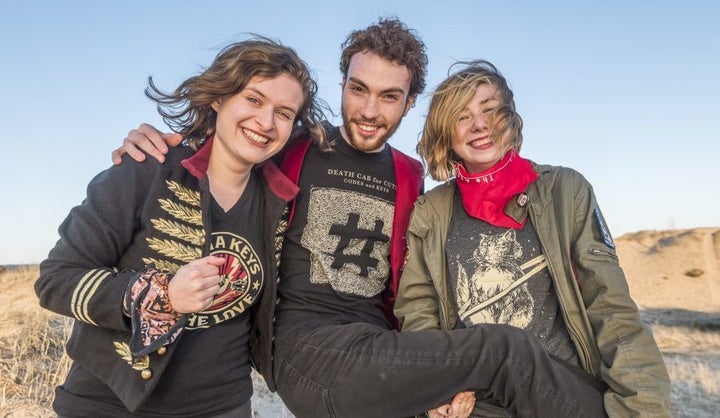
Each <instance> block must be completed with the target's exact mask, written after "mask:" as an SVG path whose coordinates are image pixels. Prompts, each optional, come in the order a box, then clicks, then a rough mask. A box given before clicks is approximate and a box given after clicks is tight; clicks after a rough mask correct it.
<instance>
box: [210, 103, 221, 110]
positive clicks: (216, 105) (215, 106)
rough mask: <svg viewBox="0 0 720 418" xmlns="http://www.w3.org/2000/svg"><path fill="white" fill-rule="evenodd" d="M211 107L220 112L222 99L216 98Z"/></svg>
mask: <svg viewBox="0 0 720 418" xmlns="http://www.w3.org/2000/svg"><path fill="white" fill-rule="evenodd" d="M210 107H212V109H213V110H214V111H215V112H218V111H219V110H218V109H220V100H215V101H214V102H212V104H211V105H210Z"/></svg>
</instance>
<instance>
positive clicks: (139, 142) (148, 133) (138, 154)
mask: <svg viewBox="0 0 720 418" xmlns="http://www.w3.org/2000/svg"><path fill="white" fill-rule="evenodd" d="M180 142H182V136H181V135H180V134H176V133H162V132H160V131H158V130H157V129H155V127H154V126H152V125H148V124H147V123H143V124H141V125H140V126H139V127H138V128H137V129H133V130H132V131H130V132H129V133H128V136H127V137H126V138H125V139H124V140H123V144H122V146H121V147H120V148H118V149H116V150H115V151H113V152H112V156H111V157H112V162H113V164H116V165H117V164H120V163H122V155H123V154H125V153H127V154H128V155H129V156H130V157H131V158H132V159H133V160H135V161H145V154H146V153H147V154H149V155H150V156H151V157H153V158H155V159H156V160H158V161H160V162H161V163H162V162H165V154H167V152H168V146H171V147H175V146H177V145H179V144H180Z"/></svg>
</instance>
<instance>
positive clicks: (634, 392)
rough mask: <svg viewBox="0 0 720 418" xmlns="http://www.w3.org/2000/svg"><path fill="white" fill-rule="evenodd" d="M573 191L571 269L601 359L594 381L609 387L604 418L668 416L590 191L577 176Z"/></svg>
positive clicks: (657, 359)
mask: <svg viewBox="0 0 720 418" xmlns="http://www.w3.org/2000/svg"><path fill="white" fill-rule="evenodd" d="M575 180H576V181H575V183H574V188H573V190H569V191H566V192H568V193H572V194H570V196H575V202H574V204H575V219H572V220H570V221H573V222H574V225H575V226H576V227H577V233H576V235H575V239H574V243H573V248H572V249H571V250H572V264H573V267H574V270H575V272H576V274H577V276H578V277H577V278H578V282H579V283H580V289H581V293H582V297H583V301H584V303H585V306H586V310H587V314H588V318H589V320H590V323H591V324H592V327H593V329H594V332H595V339H596V343H597V347H598V350H599V352H600V355H601V369H600V373H601V375H600V378H601V379H602V380H603V381H604V382H605V383H606V384H607V385H608V386H609V390H608V391H607V392H606V394H605V409H606V411H607V413H608V415H609V417H610V418H617V417H627V416H637V417H669V416H670V415H669V411H668V409H669V403H670V378H669V376H668V373H667V369H666V367H665V364H664V362H663V358H662V355H661V353H660V350H659V349H658V347H657V344H656V343H655V340H654V339H653V336H652V334H651V332H650V330H649V329H648V328H647V326H646V325H644V324H643V323H642V322H641V321H640V315H639V312H638V308H637V306H636V304H635V302H634V301H633V300H632V299H631V297H630V292H629V289H628V285H627V281H626V279H625V275H624V273H623V271H622V269H621V268H620V265H619V262H618V258H617V254H616V252H615V248H614V243H613V242H612V238H610V234H609V231H608V229H607V226H606V225H605V221H604V219H603V217H602V213H601V212H600V209H599V207H598V204H597V201H596V199H595V196H594V194H593V191H592V187H591V186H590V185H589V184H588V183H587V182H586V181H585V180H584V179H583V178H582V176H580V175H577V178H576V179H575Z"/></svg>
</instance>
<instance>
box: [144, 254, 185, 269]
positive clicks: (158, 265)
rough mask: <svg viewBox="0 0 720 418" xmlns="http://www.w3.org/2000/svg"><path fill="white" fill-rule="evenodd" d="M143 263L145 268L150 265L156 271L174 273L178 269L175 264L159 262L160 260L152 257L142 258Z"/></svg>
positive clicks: (164, 261)
mask: <svg viewBox="0 0 720 418" xmlns="http://www.w3.org/2000/svg"><path fill="white" fill-rule="evenodd" d="M143 263H145V265H146V266H147V265H150V264H154V265H155V268H157V269H158V270H167V271H171V272H176V271H178V270H179V269H180V265H179V264H175V263H173V262H171V261H166V260H160V259H157V258H153V257H146V258H143Z"/></svg>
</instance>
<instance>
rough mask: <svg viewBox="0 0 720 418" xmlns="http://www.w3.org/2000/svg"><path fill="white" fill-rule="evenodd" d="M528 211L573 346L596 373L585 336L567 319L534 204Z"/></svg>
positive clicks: (590, 370)
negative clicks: (571, 337) (538, 227)
mask: <svg viewBox="0 0 720 418" xmlns="http://www.w3.org/2000/svg"><path fill="white" fill-rule="evenodd" d="M528 213H530V218H531V219H532V222H533V225H534V226H535V229H536V234H537V237H538V241H540V247H541V248H542V250H543V254H545V258H546V260H547V262H548V263H547V264H548V271H549V272H550V277H551V278H552V281H553V286H555V293H556V294H557V296H558V298H557V300H558V304H559V305H560V309H561V310H562V314H563V318H564V319H565V325H566V326H567V328H568V332H569V333H570V334H571V335H572V336H573V337H575V341H577V344H575V347H576V348H577V349H578V351H579V352H578V356H579V357H580V361H581V362H582V363H583V368H584V369H585V370H586V371H587V372H588V373H591V374H593V375H596V373H595V371H594V370H593V368H592V365H591V362H590V351H589V350H588V348H587V347H586V344H585V342H586V341H585V338H582V337H581V336H582V333H581V332H579V331H578V329H577V328H576V327H575V326H574V323H573V322H572V321H570V320H569V319H568V318H569V315H568V313H567V306H566V303H565V300H564V298H562V297H561V295H560V294H559V289H560V288H559V286H558V283H557V275H556V274H555V269H554V264H553V263H552V262H551V261H550V257H549V256H548V254H549V253H548V251H547V249H546V248H547V247H546V246H545V242H544V241H543V237H542V234H540V233H539V232H538V231H537V225H538V222H537V215H536V214H535V208H534V205H532V204H531V205H530V206H529V207H528ZM572 279H573V280H576V278H575V276H574V274H573V278H572Z"/></svg>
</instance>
